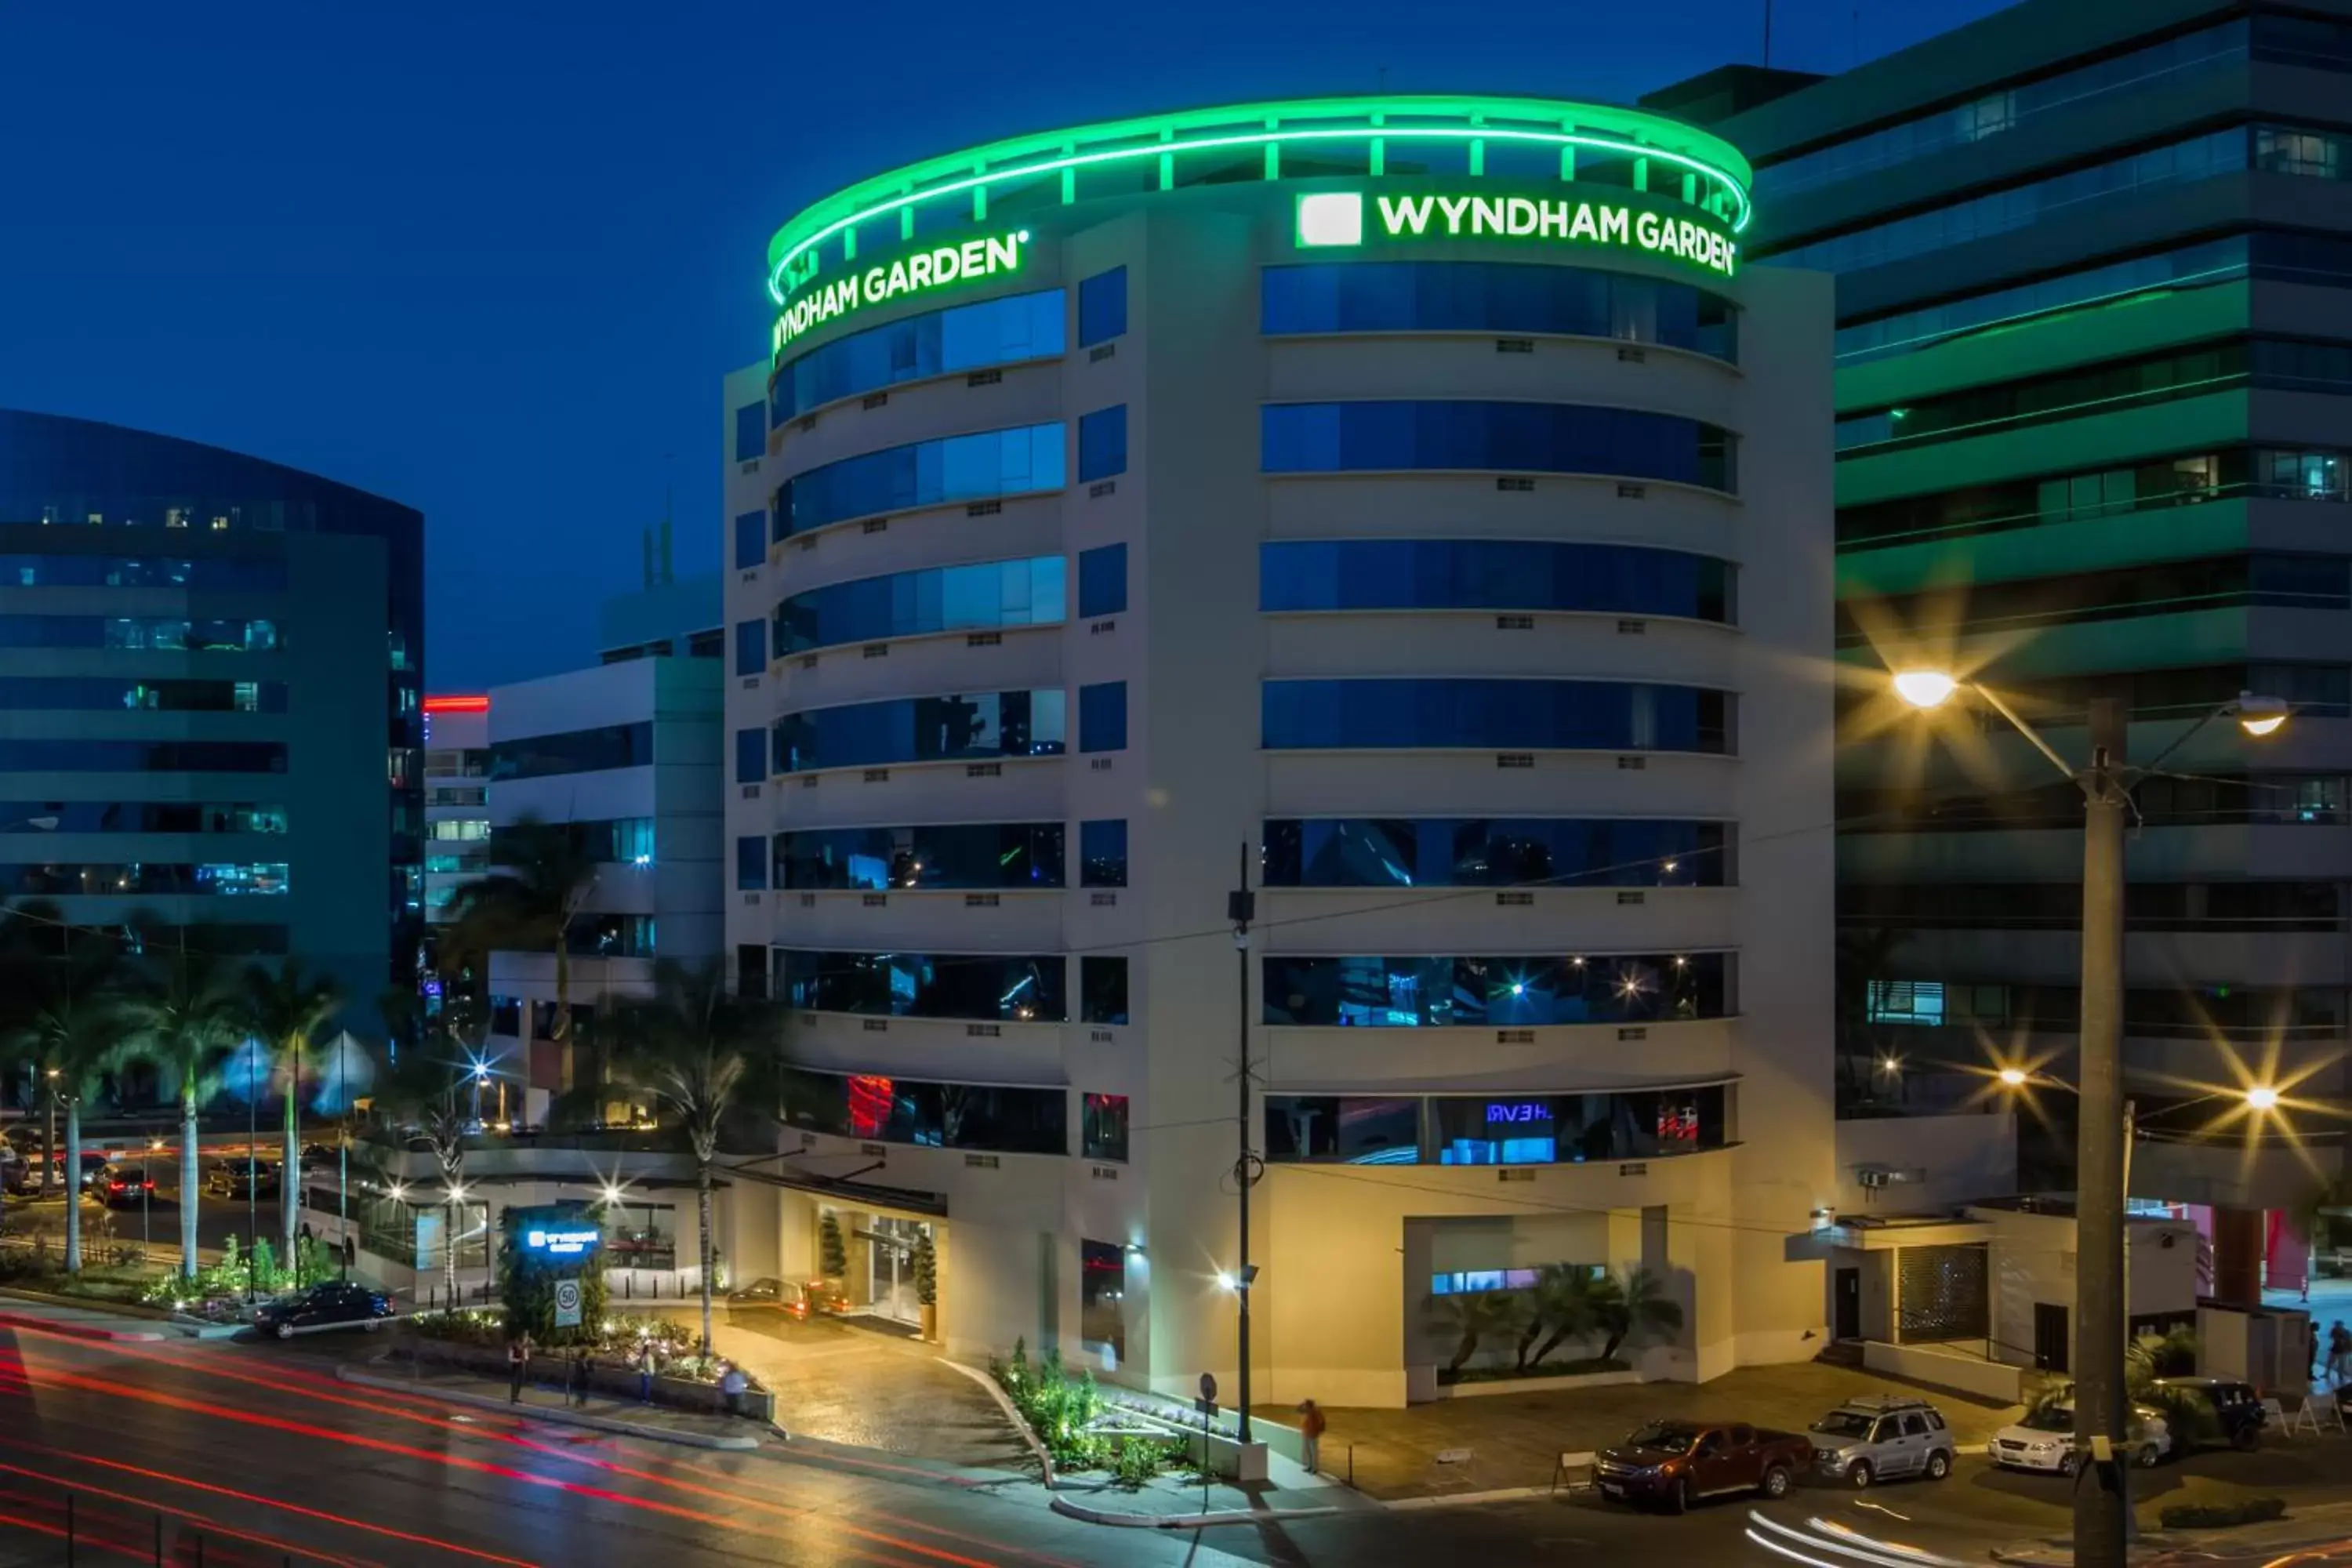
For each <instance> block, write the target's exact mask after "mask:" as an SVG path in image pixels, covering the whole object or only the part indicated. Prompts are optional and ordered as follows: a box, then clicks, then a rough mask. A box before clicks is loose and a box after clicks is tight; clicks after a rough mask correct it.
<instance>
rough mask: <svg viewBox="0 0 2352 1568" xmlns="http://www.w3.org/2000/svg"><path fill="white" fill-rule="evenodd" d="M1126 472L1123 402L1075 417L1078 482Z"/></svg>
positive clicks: (1125, 431)
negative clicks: (1076, 419) (1076, 425)
mask: <svg viewBox="0 0 2352 1568" xmlns="http://www.w3.org/2000/svg"><path fill="white" fill-rule="evenodd" d="M1125 472H1127V405H1126V404H1124V403H1115V404H1113V405H1111V406H1109V407H1108V408H1097V409H1096V410H1095V411H1094V412H1093V413H1092V414H1087V415H1082V416H1080V417H1079V419H1078V482H1079V483H1080V484H1087V483H1091V482H1092V481H1094V480H1096V479H1109V478H1110V477H1111V476H1112V475H1114V474H1123V473H1125Z"/></svg>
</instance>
